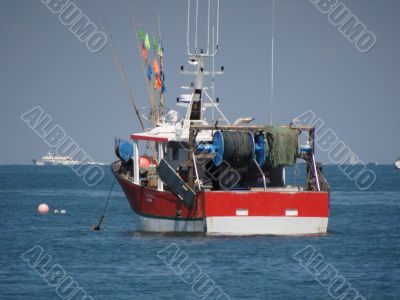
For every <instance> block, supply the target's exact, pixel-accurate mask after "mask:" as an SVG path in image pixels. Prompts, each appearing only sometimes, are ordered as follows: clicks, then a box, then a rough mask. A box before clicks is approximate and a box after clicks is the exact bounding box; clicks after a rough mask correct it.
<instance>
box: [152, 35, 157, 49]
mask: <svg viewBox="0 0 400 300" xmlns="http://www.w3.org/2000/svg"><path fill="white" fill-rule="evenodd" d="M153 49H154V50H156V49H157V42H156V38H155V36H154V33H153Z"/></svg>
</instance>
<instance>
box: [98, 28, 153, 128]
mask: <svg viewBox="0 0 400 300" xmlns="http://www.w3.org/2000/svg"><path fill="white" fill-rule="evenodd" d="M103 27H104V29H105V31H106V34H107V36H108V44H109V45H110V48H111V52H112V54H113V58H114V62H115V65H116V66H117V69H118V71H119V74H120V76H121V79H122V82H123V84H124V86H125V89H126V91H127V93H128V97H129V99H130V101H131V103H132V107H133V110H134V111H135V113H136V116H137V117H138V120H139V123H140V126H141V127H142V129H143V130H144V129H145V127H144V124H143V120H142V117H141V116H140V113H139V110H138V109H137V106H136V101H135V97H134V96H133V92H132V89H131V87H130V85H129V81H128V77H127V76H126V73H125V70H124V66H123V65H122V62H121V59H120V57H119V55H118V52H117V50H116V48H115V46H114V39H113V37H112V35H111V34H110V32H109V30H108V27H107V26H106V24H105V23H103Z"/></svg>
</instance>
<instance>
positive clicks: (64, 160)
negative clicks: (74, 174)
mask: <svg viewBox="0 0 400 300" xmlns="http://www.w3.org/2000/svg"><path fill="white" fill-rule="evenodd" d="M32 162H33V164H34V165H35V166H54V165H56V166H74V165H79V164H81V163H82V162H81V161H79V160H74V159H73V158H72V157H70V156H62V155H56V154H53V153H51V152H48V153H47V154H45V155H43V156H42V159H40V160H36V159H32Z"/></svg>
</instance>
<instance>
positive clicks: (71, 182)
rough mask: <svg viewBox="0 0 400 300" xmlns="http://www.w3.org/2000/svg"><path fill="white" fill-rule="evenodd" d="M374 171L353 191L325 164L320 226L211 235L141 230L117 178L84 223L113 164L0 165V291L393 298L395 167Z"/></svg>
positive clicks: (35, 295)
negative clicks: (83, 172)
mask: <svg viewBox="0 0 400 300" xmlns="http://www.w3.org/2000/svg"><path fill="white" fill-rule="evenodd" d="M370 168H371V169H372V170H373V172H374V173H375V174H376V178H377V179H376V182H375V183H374V184H373V185H372V187H371V188H369V189H368V190H367V191H360V190H359V189H358V188H357V186H356V185H355V183H354V182H353V181H352V180H349V179H347V178H346V176H345V175H344V174H343V173H342V172H341V171H340V170H339V169H338V167H337V166H325V167H324V172H325V175H326V177H327V178H328V180H329V183H330V185H331V216H330V220H329V228H328V230H329V232H328V234H326V235H313V236H295V237H290V236H289V237H287V236H286V237H282V236H249V237H226V236H225V237H208V236H205V235H203V234H191V235H182V234H179V235H175V234H148V233H147V234H146V233H141V232H138V231H137V229H136V227H135V224H134V217H133V214H132V212H131V210H130V207H129V205H128V203H127V200H126V199H125V197H124V194H123V192H122V191H121V189H120V188H119V186H117V185H115V186H114V189H113V192H112V195H111V202H110V205H109V208H108V210H107V213H106V219H105V223H104V224H103V226H102V228H103V229H104V230H101V231H91V230H90V227H91V226H92V225H93V224H96V223H97V222H98V221H99V217H100V215H101V213H102V210H103V207H104V204H105V201H106V199H107V196H108V193H109V190H110V187H111V184H112V181H113V177H112V174H111V172H110V169H109V167H104V171H105V174H106V175H105V177H104V179H103V180H102V181H101V182H100V183H99V184H98V185H96V186H95V187H88V186H86V185H85V183H84V182H83V180H82V178H81V177H79V176H77V175H76V174H75V173H74V172H73V171H72V170H71V169H70V168H69V167H62V166H48V167H47V166H45V167H34V166H1V167H0V220H1V223H0V254H1V256H0V299H59V298H61V299H68V298H71V297H72V299H92V298H93V299H201V298H204V297H207V293H206V292H207V291H212V294H209V296H208V298H206V299H211V298H212V296H215V297H217V296H221V298H220V299H334V298H333V297H338V296H345V295H346V291H349V293H348V294H347V298H346V299H354V298H355V297H356V295H357V293H358V295H359V296H360V297H364V298H365V299H399V298H400V217H399V216H400V170H395V169H394V168H393V167H392V166H385V165H382V166H381V165H378V166H370ZM295 175H297V172H293V170H292V169H288V170H286V176H287V178H288V181H293V180H295V181H297V183H300V182H301V181H300V179H298V178H296V177H295ZM40 203H47V204H48V205H49V207H50V212H49V214H47V215H39V214H38V213H37V207H38V205H39V204H40ZM61 211H63V213H61ZM37 258H41V259H42V261H36V259H37ZM173 260H175V262H174V261H173ZM35 263H37V266H35ZM179 264H180V265H179ZM185 267H186V268H187V269H185ZM184 270H186V272H182V271H184ZM190 272H191V273H190ZM196 280H197V281H196ZM196 282H197V284H196ZM68 284H70V285H68ZM340 284H342V285H340ZM201 285H204V286H203V287H202V286H201ZM336 288H337V290H336V291H335V289H336ZM340 288H342V290H340ZM350 292H351V293H350ZM74 293H76V294H75V296H73V294H74ZM85 297H86V298H85ZM358 299H363V298H358Z"/></svg>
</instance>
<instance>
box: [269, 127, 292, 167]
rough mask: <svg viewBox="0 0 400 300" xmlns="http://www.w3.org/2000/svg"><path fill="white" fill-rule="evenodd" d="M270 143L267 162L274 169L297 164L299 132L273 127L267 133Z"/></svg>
mask: <svg viewBox="0 0 400 300" xmlns="http://www.w3.org/2000/svg"><path fill="white" fill-rule="evenodd" d="M265 135H266V139H267V143H268V156H267V162H268V163H269V165H270V166H271V167H272V168H275V167H284V166H291V165H294V164H296V156H297V147H298V144H297V138H298V131H297V130H296V129H292V128H282V127H275V126H273V127H271V128H270V129H268V130H266V131H265Z"/></svg>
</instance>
